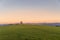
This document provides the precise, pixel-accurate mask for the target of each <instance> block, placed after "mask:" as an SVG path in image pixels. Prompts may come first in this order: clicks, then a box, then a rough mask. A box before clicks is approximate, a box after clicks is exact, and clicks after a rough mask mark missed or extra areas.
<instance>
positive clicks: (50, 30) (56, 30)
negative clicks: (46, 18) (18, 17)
mask: <svg viewBox="0 0 60 40" xmlns="http://www.w3.org/2000/svg"><path fill="white" fill-rule="evenodd" d="M0 40H60V27H54V26H44V25H28V24H26V25H23V24H22V25H8V26H0Z"/></svg>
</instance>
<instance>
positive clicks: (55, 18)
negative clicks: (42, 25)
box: [0, 0, 60, 24]
mask: <svg viewBox="0 0 60 40" xmlns="http://www.w3.org/2000/svg"><path fill="white" fill-rule="evenodd" d="M20 21H23V22H24V23H38V22H60V0H0V24H7V23H17V22H20Z"/></svg>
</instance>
